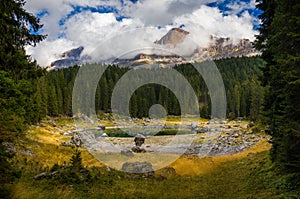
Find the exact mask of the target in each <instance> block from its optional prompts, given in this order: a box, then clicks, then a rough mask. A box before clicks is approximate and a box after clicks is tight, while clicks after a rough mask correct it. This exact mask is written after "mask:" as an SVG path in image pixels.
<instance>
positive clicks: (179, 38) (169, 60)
mask: <svg viewBox="0 0 300 199" xmlns="http://www.w3.org/2000/svg"><path fill="white" fill-rule="evenodd" d="M189 34H190V33H189V32H188V31H185V30H183V29H180V28H172V29H171V30H169V31H168V32H167V33H166V35H164V36H163V37H162V38H160V39H159V40H156V41H155V42H154V43H155V44H156V45H161V46H163V47H164V48H166V49H174V48H176V47H178V45H179V44H181V43H183V42H184V40H185V39H186V37H187V36H188V35H189ZM83 50H84V47H83V46H80V47H78V48H74V49H71V50H69V51H66V52H64V53H62V54H61V56H60V59H59V60H56V61H54V62H52V63H51V67H48V68H47V70H55V69H60V68H66V67H70V66H74V65H81V64H82V63H84V62H86V61H87V60H88V58H87V57H83V56H81V53H82V51H83ZM260 54H261V52H260V51H258V50H256V49H255V48H254V47H253V45H252V43H251V41H250V40H249V39H240V40H238V41H233V40H232V39H231V38H229V37H227V38H224V37H216V36H210V41H209V44H208V45H207V46H206V47H199V48H195V49H194V50H193V53H191V54H190V55H188V56H185V57H182V56H179V55H175V54H167V55H166V54H164V55H163V54H160V53H157V52H156V53H152V54H150V53H149V54H146V53H139V54H137V55H133V57H132V58H124V59H120V58H118V59H114V58H111V59H109V60H106V62H107V63H113V64H117V65H119V66H122V67H128V68H131V67H146V68H149V67H150V68H153V67H154V68H156V67H172V66H174V65H176V64H182V63H187V62H196V61H203V60H218V59H224V58H230V57H242V56H246V57H251V56H256V55H260Z"/></svg>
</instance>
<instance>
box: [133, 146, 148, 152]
mask: <svg viewBox="0 0 300 199" xmlns="http://www.w3.org/2000/svg"><path fill="white" fill-rule="evenodd" d="M131 150H132V151H133V152H135V153H146V150H145V149H144V148H142V147H139V146H134V147H132V148H131Z"/></svg>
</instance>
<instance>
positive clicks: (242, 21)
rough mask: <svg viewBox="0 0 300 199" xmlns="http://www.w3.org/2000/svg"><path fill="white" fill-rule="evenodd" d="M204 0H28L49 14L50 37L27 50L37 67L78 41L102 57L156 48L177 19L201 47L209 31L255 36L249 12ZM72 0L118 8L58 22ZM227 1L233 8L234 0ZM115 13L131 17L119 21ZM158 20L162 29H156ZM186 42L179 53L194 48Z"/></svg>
mask: <svg viewBox="0 0 300 199" xmlns="http://www.w3.org/2000/svg"><path fill="white" fill-rule="evenodd" d="M207 2H212V1H211V0H205V1H192V0H165V1H161V0H151V1H150V0H143V1H138V2H137V3H136V4H133V3H132V2H131V1H129V0H125V1H124V3H123V5H122V4H121V3H120V1H107V0H55V1H53V0H43V1H40V0H28V2H27V4H26V8H27V9H28V10H29V11H31V12H33V13H35V14H36V13H39V12H41V11H42V10H47V11H48V13H49V14H48V15H46V16H44V17H42V20H41V23H43V24H45V26H44V33H46V34H48V38H47V39H46V40H45V41H43V42H41V43H40V44H38V45H37V47H35V48H33V47H27V52H28V54H30V55H32V57H33V58H34V59H36V60H37V61H38V64H40V65H41V66H47V65H50V63H51V62H52V61H54V60H56V59H57V58H58V55H59V54H61V53H63V52H64V51H67V50H70V49H72V48H75V47H78V46H84V47H85V49H84V51H83V54H84V55H91V54H93V55H96V57H94V58H97V59H104V60H105V59H109V58H111V57H118V56H120V55H122V54H124V53H126V52H129V51H132V50H135V49H139V48H143V47H150V49H151V48H157V47H158V46H156V45H155V44H154V43H153V42H154V41H155V40H158V39H160V38H161V37H162V36H163V35H164V34H166V33H167V31H168V30H170V29H171V28H172V27H178V26H180V25H181V24H184V25H185V29H186V30H187V31H189V32H190V34H189V37H190V38H191V40H192V41H195V42H196V43H197V45H199V46H205V45H207V43H208V41H209V40H208V38H209V36H210V35H216V36H222V37H231V38H233V39H240V38H249V39H253V38H254V34H255V31H253V30H252V29H253V17H252V16H250V15H249V14H248V12H244V13H243V14H242V16H240V17H238V16H237V15H236V13H235V12H232V13H228V16H224V15H222V13H221V11H220V10H219V9H218V8H211V7H208V6H205V5H203V4H204V3H207ZM71 4H72V5H79V6H91V7H96V6H99V5H106V6H114V7H116V9H118V10H119V11H118V12H119V13H97V12H91V11H82V12H80V13H77V14H75V15H73V16H71V17H70V18H68V19H67V20H66V21H65V23H64V25H62V26H60V25H59V21H60V20H61V19H63V18H65V17H66V16H67V15H68V13H70V12H71V11H72V10H73V8H72V6H71ZM230 6H231V7H232V8H233V7H235V6H236V5H235V4H232V5H230ZM244 6H246V5H244ZM248 6H249V5H248ZM236 10H237V9H236ZM117 15H126V16H130V18H128V19H126V18H125V19H123V20H122V21H117V20H116V17H117ZM168 24H173V25H168ZM157 25H160V26H161V27H162V28H161V29H158V28H156V26H157ZM60 33H64V37H63V38H59V39H58V38H57V37H58V35H59V34H60ZM186 45H191V44H190V43H185V44H182V46H180V47H181V49H175V51H177V52H179V53H183V51H182V49H185V50H187V49H189V50H190V51H191V50H193V49H194V48H193V49H192V48H191V47H190V48H189V46H186ZM160 47H161V46H160ZM95 49H96V51H95ZM148 51H149V48H148Z"/></svg>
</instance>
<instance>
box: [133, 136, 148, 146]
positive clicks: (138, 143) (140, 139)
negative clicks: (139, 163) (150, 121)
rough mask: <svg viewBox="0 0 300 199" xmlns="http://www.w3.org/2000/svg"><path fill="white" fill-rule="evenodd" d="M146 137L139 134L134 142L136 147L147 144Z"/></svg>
mask: <svg viewBox="0 0 300 199" xmlns="http://www.w3.org/2000/svg"><path fill="white" fill-rule="evenodd" d="M145 139H146V138H145V136H143V135H142V134H137V135H136V136H135V137H134V142H135V146H138V147H140V146H142V144H144V142H145Z"/></svg>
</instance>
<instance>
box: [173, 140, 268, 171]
mask: <svg viewBox="0 0 300 199" xmlns="http://www.w3.org/2000/svg"><path fill="white" fill-rule="evenodd" d="M270 148H271V144H269V143H268V142H267V141H266V140H264V141H261V142H260V143H259V144H257V145H255V146H253V147H251V148H249V149H247V150H245V151H243V152H240V153H236V154H233V155H221V156H215V157H205V158H197V157H187V156H183V157H181V158H179V159H178V160H176V161H175V162H174V163H172V165H171V166H172V167H173V168H174V169H175V170H176V173H177V174H179V175H188V176H194V175H202V174H205V173H208V172H211V171H213V170H215V169H217V168H218V167H219V166H220V164H222V163H224V162H226V161H231V160H236V159H242V158H245V157H247V156H248V155H249V154H251V153H258V152H262V151H267V150H269V149H270Z"/></svg>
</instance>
